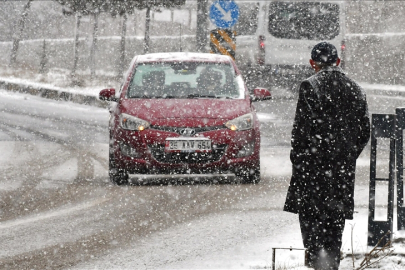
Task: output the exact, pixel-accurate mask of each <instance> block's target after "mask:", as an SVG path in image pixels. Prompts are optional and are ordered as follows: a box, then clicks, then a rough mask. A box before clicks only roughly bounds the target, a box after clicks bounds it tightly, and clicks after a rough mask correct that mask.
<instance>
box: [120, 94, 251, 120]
mask: <svg viewBox="0 0 405 270" xmlns="http://www.w3.org/2000/svg"><path fill="white" fill-rule="evenodd" d="M250 111H251V108H250V102H249V100H247V99H208V98H207V99H205V98H196V99H126V100H123V101H122V107H121V112H123V113H128V114H130V115H133V116H136V117H138V118H141V119H144V120H146V121H149V122H151V123H163V122H164V120H168V119H177V120H180V119H195V120H197V119H211V120H215V119H218V120H220V121H221V122H223V121H226V120H231V119H233V118H236V117H238V116H240V115H243V114H246V113H249V112H250ZM214 122H217V121H214Z"/></svg>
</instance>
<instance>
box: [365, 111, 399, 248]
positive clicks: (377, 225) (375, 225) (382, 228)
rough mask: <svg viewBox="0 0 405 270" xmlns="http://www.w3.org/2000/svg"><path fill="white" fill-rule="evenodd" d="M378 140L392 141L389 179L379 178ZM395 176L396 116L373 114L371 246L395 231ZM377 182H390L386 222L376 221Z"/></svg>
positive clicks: (387, 240)
mask: <svg viewBox="0 0 405 270" xmlns="http://www.w3.org/2000/svg"><path fill="white" fill-rule="evenodd" d="M378 138H389V139H390V152H389V168H388V169H389V175H388V178H377V172H376V167H377V142H378V140H377V139H378ZM394 175H395V115H394V114H373V115H372V128H371V156H370V188H369V214H368V241H367V244H368V245H369V246H375V245H377V243H378V241H379V240H380V239H381V238H382V237H384V235H385V234H386V233H387V231H391V232H392V229H393V202H394ZM377 181H382V182H388V198H387V200H388V204H387V207H388V211H387V220H386V221H376V220H374V218H375V186H376V182H377ZM391 239H392V234H387V235H386V236H385V237H384V239H383V240H382V241H381V242H380V244H379V246H380V247H382V246H384V245H385V244H386V243H387V242H389V241H391Z"/></svg>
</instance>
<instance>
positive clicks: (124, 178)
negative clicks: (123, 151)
mask: <svg viewBox="0 0 405 270" xmlns="http://www.w3.org/2000/svg"><path fill="white" fill-rule="evenodd" d="M108 165H109V166H108V167H109V168H108V175H109V176H110V182H111V183H113V184H115V185H119V186H120V185H125V184H128V173H127V172H126V171H125V170H122V169H117V168H116V167H115V162H114V155H112V154H110V157H109V164H108Z"/></svg>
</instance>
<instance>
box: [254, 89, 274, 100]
mask: <svg viewBox="0 0 405 270" xmlns="http://www.w3.org/2000/svg"><path fill="white" fill-rule="evenodd" d="M251 97H252V100H253V101H262V100H269V99H272V96H271V93H270V91H269V90H268V89H266V88H261V87H258V88H255V89H253V94H252V96H251Z"/></svg>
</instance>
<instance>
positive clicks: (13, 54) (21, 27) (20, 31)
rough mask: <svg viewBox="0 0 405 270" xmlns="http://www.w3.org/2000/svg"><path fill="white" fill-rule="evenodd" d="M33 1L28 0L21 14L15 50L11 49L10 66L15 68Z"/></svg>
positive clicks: (14, 42) (15, 39)
mask: <svg viewBox="0 0 405 270" xmlns="http://www.w3.org/2000/svg"><path fill="white" fill-rule="evenodd" d="M32 1H33V0H28V2H27V4H25V6H24V9H23V12H22V14H21V18H20V20H19V22H18V26H19V29H18V32H17V35H16V36H14V38H13V48H12V49H11V58H10V66H14V64H15V62H16V59H17V52H18V47H19V46H20V40H21V38H22V34H23V32H24V27H25V21H26V20H27V15H28V11H29V9H30V7H31V2H32Z"/></svg>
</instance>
